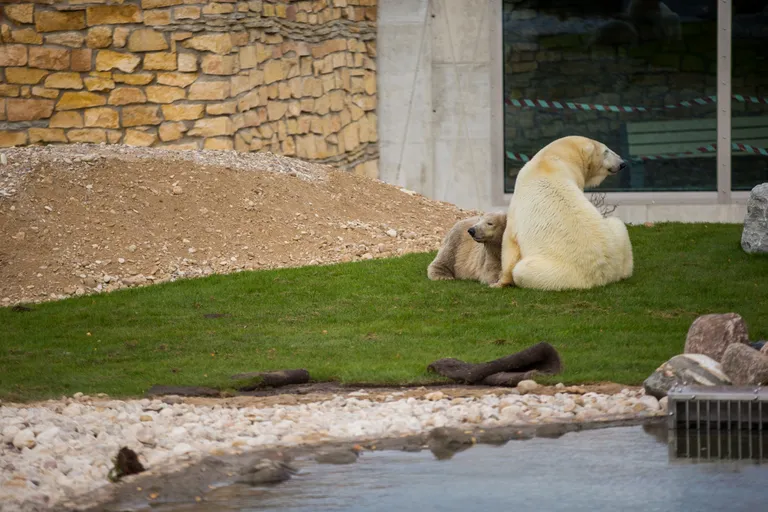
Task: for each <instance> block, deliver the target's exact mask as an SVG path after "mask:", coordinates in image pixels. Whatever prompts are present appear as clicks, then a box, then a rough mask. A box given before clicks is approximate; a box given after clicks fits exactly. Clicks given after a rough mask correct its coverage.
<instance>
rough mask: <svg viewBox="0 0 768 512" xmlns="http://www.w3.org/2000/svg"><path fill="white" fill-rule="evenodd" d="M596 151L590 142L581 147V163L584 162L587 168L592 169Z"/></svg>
mask: <svg viewBox="0 0 768 512" xmlns="http://www.w3.org/2000/svg"><path fill="white" fill-rule="evenodd" d="M595 151H596V148H595V145H594V144H593V143H591V142H588V143H586V144H584V145H583V146H582V147H581V161H582V162H584V166H585V167H587V168H589V167H591V164H592V159H593V157H594V156H595Z"/></svg>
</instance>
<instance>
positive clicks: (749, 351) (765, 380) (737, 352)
mask: <svg viewBox="0 0 768 512" xmlns="http://www.w3.org/2000/svg"><path fill="white" fill-rule="evenodd" d="M722 366H723V371H724V372H725V373H726V375H728V377H729V378H730V379H731V381H733V383H734V384H736V385H737V386H748V385H752V384H768V355H765V354H763V353H761V352H759V351H757V350H755V349H753V348H752V347H750V346H747V345H731V346H730V347H728V350H726V351H725V355H723V363H722Z"/></svg>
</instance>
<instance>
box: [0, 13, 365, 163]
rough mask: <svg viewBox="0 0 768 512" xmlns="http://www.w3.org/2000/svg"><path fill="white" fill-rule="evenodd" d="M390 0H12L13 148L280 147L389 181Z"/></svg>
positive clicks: (8, 112) (9, 84)
mask: <svg viewBox="0 0 768 512" xmlns="http://www.w3.org/2000/svg"><path fill="white" fill-rule="evenodd" d="M376 2H377V0H306V1H291V0H251V1H236V0H219V1H217V2H208V1H205V0H140V1H139V0H133V1H131V0H125V1H123V0H67V1H54V0H32V1H30V2H29V3H17V2H11V1H10V0H0V4H5V5H3V6H2V8H3V13H2V14H3V16H2V18H0V20H1V22H2V23H1V24H0V29H1V33H0V36H1V37H2V42H3V45H2V46H0V147H7V146H18V145H27V144H52V143H67V142H90V143H110V144H118V143H121V144H127V145H135V146H156V147H165V148H176V149H235V150H237V151H271V152H273V153H280V154H284V155H289V156H295V157H298V158H302V159H305V160H311V161H319V162H327V163H331V164H333V165H337V166H339V167H341V168H344V169H350V170H354V171H355V172H357V173H360V174H366V175H369V176H377V175H378V165H377V159H378V144H377V141H378V135H377V130H376V126H377V119H376V62H375V60H376V13H377V11H376Z"/></svg>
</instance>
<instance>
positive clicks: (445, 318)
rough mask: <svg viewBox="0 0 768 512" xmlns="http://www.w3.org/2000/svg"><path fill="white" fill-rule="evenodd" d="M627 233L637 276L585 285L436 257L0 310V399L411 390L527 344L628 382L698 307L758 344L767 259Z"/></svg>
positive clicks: (724, 243) (704, 234)
mask: <svg viewBox="0 0 768 512" xmlns="http://www.w3.org/2000/svg"><path fill="white" fill-rule="evenodd" d="M630 236H631V238H632V243H633V246H634V255H635V274H634V276H633V277H632V278H631V279H629V280H627V281H624V282H621V283H617V284H612V285H609V286H607V287H603V288H598V289H593V290H588V291H574V292H557V293H556V292H537V291H531V290H522V289H514V288H507V289H502V290H498V289H491V288H488V287H486V286H483V285H481V284H479V283H476V282H466V281H464V282H461V281H442V282H432V281H429V280H428V279H427V277H426V267H427V265H428V264H429V262H430V261H431V259H432V257H433V256H434V253H432V254H415V255H408V256H405V257H402V258H396V259H386V260H375V261H367V262H361V263H351V264H343V265H335V266H328V267H306V268H299V269H284V270H276V271H259V272H243V273H240V274H235V275H229V276H213V277H209V278H205V279H194V280H186V281H181V282H176V283H169V284H164V285H158V286H152V287H148V288H139V289H130V290H122V291H119V292H116V293H111V294H105V295H96V296H89V297H78V298H73V299H67V300H64V301H59V302H52V303H46V304H40V305H34V306H32V307H33V311H31V312H14V311H12V310H11V309H10V308H2V309H0V338H1V339H2V343H1V344H0V398H3V399H13V400H32V399H40V398H47V397H58V396H60V395H62V394H72V393H75V392H78V391H82V392H84V393H88V394H93V393H98V392H104V393H108V394H110V395H113V396H131V395H140V394H142V393H143V392H144V391H145V390H146V389H147V388H148V387H149V386H151V385H153V384H175V385H203V386H223V387H226V386H227V385H228V381H229V376H230V375H232V374H234V373H238V372H246V371H260V370H276V369H284V368H300V367H303V368H307V369H308V370H309V372H310V374H311V375H312V378H313V379H314V380H318V381H330V380H333V381H339V382H342V383H360V384H362V383H367V384H417V383H425V382H434V381H435V380H437V379H436V377H435V376H434V375H432V374H428V373H427V372H426V366H427V365H428V364H429V363H430V362H432V361H434V360H435V359H438V358H441V357H456V358H459V359H464V360H467V361H474V362H480V361H486V360H489V359H494V358H497V357H500V356H504V355H507V354H510V353H512V352H516V351H518V350H521V349H523V348H526V347H528V346H530V345H532V344H534V343H536V342H539V341H548V342H550V343H552V344H553V345H554V346H555V347H556V348H557V349H558V350H559V351H560V353H561V355H562V357H563V362H564V364H565V372H564V373H563V374H562V375H560V376H557V377H554V378H550V379H549V380H548V381H549V382H558V381H562V382H565V383H566V384H568V383H587V382H597V381H613V382H619V383H624V384H639V383H641V382H642V380H643V379H645V377H647V376H648V374H649V373H650V372H652V371H653V370H654V369H655V368H656V367H657V366H658V365H659V364H660V363H662V362H663V361H665V360H666V359H668V358H669V357H671V356H673V355H675V354H678V353H680V352H682V350H683V344H684V342H685V335H686V332H687V330H688V327H689V326H690V324H691V322H692V321H693V320H694V319H695V318H696V317H697V316H698V315H701V314H705V313H718V312H728V311H735V312H737V313H739V314H741V315H742V316H743V317H744V318H745V319H746V321H747V324H748V325H749V331H750V337H751V339H752V340H758V339H764V338H768V257H761V256H749V255H747V254H745V253H744V252H743V251H742V250H741V248H740V246H739V239H740V236H741V226H739V225H684V224H658V225H656V227H654V228H645V227H631V228H630ZM209 313H223V314H224V315H225V316H222V317H218V318H206V317H205V315H206V314H209Z"/></svg>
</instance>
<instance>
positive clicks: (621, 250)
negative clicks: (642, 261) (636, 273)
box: [605, 217, 634, 279]
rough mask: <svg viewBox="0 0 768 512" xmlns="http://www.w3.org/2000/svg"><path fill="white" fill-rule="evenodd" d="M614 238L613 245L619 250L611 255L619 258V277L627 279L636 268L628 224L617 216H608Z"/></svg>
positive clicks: (607, 221) (606, 220)
mask: <svg viewBox="0 0 768 512" xmlns="http://www.w3.org/2000/svg"><path fill="white" fill-rule="evenodd" d="M605 222H606V223H607V224H608V227H609V229H610V232H611V236H612V238H613V244H612V245H613V247H614V248H615V250H616V251H617V252H616V254H612V255H611V257H613V258H617V260H618V266H617V268H618V272H619V275H618V279H626V278H628V277H630V276H631V275H632V272H633V270H634V260H633V257H632V242H631V241H630V240H629V232H628V231H627V226H625V225H624V223H623V222H622V221H621V219H619V218H617V217H608V218H607V219H605Z"/></svg>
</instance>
